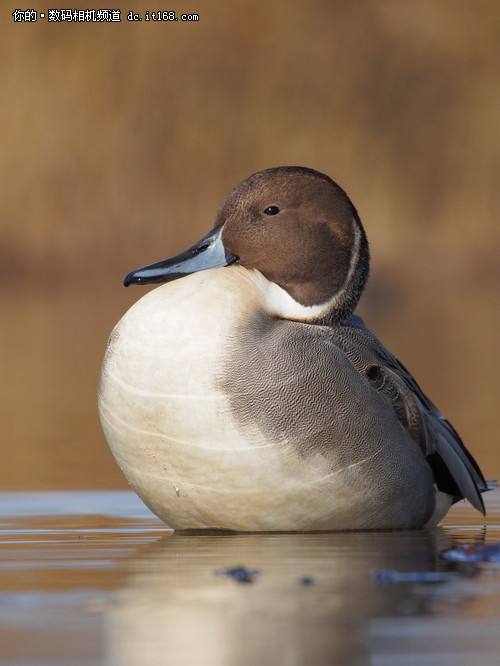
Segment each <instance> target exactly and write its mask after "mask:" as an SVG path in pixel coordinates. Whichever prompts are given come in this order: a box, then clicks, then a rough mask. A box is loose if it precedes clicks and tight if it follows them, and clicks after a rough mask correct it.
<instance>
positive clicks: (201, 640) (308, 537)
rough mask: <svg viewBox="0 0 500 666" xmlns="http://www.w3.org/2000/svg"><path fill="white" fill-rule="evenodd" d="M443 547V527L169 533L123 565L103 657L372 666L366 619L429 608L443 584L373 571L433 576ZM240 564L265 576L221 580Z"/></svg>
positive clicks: (114, 660)
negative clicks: (392, 580) (398, 579)
mask: <svg viewBox="0 0 500 666" xmlns="http://www.w3.org/2000/svg"><path fill="white" fill-rule="evenodd" d="M448 546H449V543H447V539H446V535H445V533H444V532H442V531H439V530H436V531H434V532H432V533H427V532H414V533H373V534H369V533H347V534H281V535H277V534H247V535H238V534H223V535H198V534H196V535H195V534H182V533H176V534H171V535H168V536H165V537H164V538H161V539H160V540H159V541H157V542H155V543H153V544H150V545H149V546H147V547H145V548H143V549H142V550H141V551H140V552H139V553H136V554H135V555H134V558H133V560H132V561H131V562H130V563H129V565H128V566H127V572H126V578H125V582H124V585H123V587H122V588H121V590H120V592H119V594H118V596H117V598H116V602H115V604H114V605H113V607H112V608H111V610H110V612H109V614H108V617H107V640H108V656H109V663H110V664H113V665H116V666H118V665H124V666H125V665H128V664H130V665H132V664H134V665H138V664H140V665H141V666H149V665H153V664H155V665H156V664H159V663H165V656H166V655H168V663H172V664H186V665H188V664H189V665H190V664H193V665H194V664H217V665H221V666H225V665H228V666H229V665H234V664H238V665H246V664H264V663H266V664H323V663H332V664H368V663H370V661H369V659H370V653H371V651H372V645H371V639H372V636H371V632H372V625H371V621H372V619H373V618H382V617H386V616H400V615H404V616H414V615H420V614H427V613H431V612H433V610H434V604H435V591H436V589H437V587H438V586H435V585H432V586H424V587H422V586H415V585H411V584H398V585H390V586H387V585H379V584H376V583H374V582H372V581H371V576H370V574H371V572H372V571H373V570H375V569H380V568H383V569H395V570H398V571H435V570H436V569H437V567H438V557H437V554H438V552H439V551H441V550H443V549H444V548H447V547H448ZM237 565H245V566H247V567H249V568H250V569H259V570H260V572H261V573H260V574H259V576H257V577H256V578H255V580H254V582H253V583H248V584H242V583H238V582H236V581H235V580H233V579H231V578H230V577H221V576H217V575H216V572H217V571H218V570H220V569H221V568H226V567H234V566H237ZM304 577H307V579H308V582H309V583H310V584H309V585H304V584H303V579H304ZM416 589H417V590H418V592H416V591H415V590H416Z"/></svg>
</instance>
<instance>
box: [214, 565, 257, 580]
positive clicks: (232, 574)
mask: <svg viewBox="0 0 500 666" xmlns="http://www.w3.org/2000/svg"><path fill="white" fill-rule="evenodd" d="M214 573H215V575H216V576H226V577H227V578H232V579H233V580H235V581H236V582H237V583H253V582H254V581H255V579H256V577H257V576H258V575H259V574H260V569H247V567H243V566H238V567H233V568H231V569H216V570H215V572H214Z"/></svg>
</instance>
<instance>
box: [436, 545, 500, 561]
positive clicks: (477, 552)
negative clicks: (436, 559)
mask: <svg viewBox="0 0 500 666" xmlns="http://www.w3.org/2000/svg"><path fill="white" fill-rule="evenodd" d="M443 557H444V559H445V560H450V561H451V562H500V543H482V544H477V545H475V546H467V545H462V546H457V548H453V549H452V550H447V551H446V552H445V553H443Z"/></svg>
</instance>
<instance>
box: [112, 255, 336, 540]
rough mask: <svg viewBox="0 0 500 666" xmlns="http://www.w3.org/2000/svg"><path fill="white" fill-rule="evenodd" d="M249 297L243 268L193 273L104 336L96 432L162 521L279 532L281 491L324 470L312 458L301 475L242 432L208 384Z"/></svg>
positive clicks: (252, 294)
mask: <svg viewBox="0 0 500 666" xmlns="http://www.w3.org/2000/svg"><path fill="white" fill-rule="evenodd" d="M259 298H260V295H259V290H258V288H257V287H256V285H255V283H254V281H253V280H252V279H250V278H249V276H248V272H247V271H245V269H240V268H237V267H234V268H231V269H226V268H223V269H219V270H215V271H207V272H202V273H196V274H193V275H190V276H188V277H186V278H183V279H181V280H177V281H175V282H172V283H169V284H166V285H163V286H161V287H159V288H157V289H155V290H153V291H151V292H150V293H148V294H147V295H146V296H144V297H143V298H142V299H141V300H139V301H138V302H137V303H136V304H135V305H134V306H133V307H132V308H131V309H130V310H129V311H128V312H127V313H126V314H125V316H124V317H123V319H122V320H121V321H120V322H119V324H118V325H117V326H116V328H115V330H114V331H113V333H112V335H111V338H110V342H109V346H108V349H107V352H106V357H105V360H104V364H103V369H102V374H101V384H100V390H99V411H100V416H101V421H102V424H103V429H104V432H105V435H106V438H107V440H108V443H109V445H110V447H111V450H112V452H113V454H114V456H115V458H116V460H117V462H118V464H119V465H120V467H121V468H122V470H123V472H124V474H125V476H126V477H127V479H128V481H129V483H130V484H131V485H132V487H133V488H134V489H135V490H136V492H137V493H138V494H139V496H140V497H141V498H142V499H143V501H144V502H145V503H146V504H147V505H148V506H149V507H150V508H151V509H152V510H153V511H154V512H155V513H157V514H158V515H159V516H160V517H161V518H163V519H164V520H165V522H167V523H168V524H169V525H171V526H172V527H177V528H183V527H208V526H212V527H217V526H220V527H226V528H234V529H279V527H277V525H278V524H279V523H280V521H281V520H282V517H281V516H279V515H276V511H277V512H278V514H279V513H280V512H283V515H284V516H285V518H284V520H285V522H286V521H287V520H291V519H292V518H293V514H295V515H297V508H296V507H294V506H293V502H290V498H291V497H293V496H294V495H297V494H299V495H300V493H298V492H297V491H298V490H299V486H300V487H303V486H304V485H309V484H310V482H311V473H312V474H313V475H316V476H317V477H318V481H319V480H320V479H321V477H322V475H323V472H324V470H323V469H322V468H323V461H318V465H319V467H318V469H317V470H314V467H315V466H314V464H313V465H312V466H311V465H309V467H308V469H307V470H306V469H305V468H304V467H303V466H302V465H300V464H299V463H298V461H296V460H295V458H294V457H290V458H288V457H287V456H285V457H283V453H282V452H281V453H280V452H279V451H277V450H275V443H271V442H268V441H265V440H263V439H262V437H261V436H260V434H259V433H258V432H255V436H254V437H252V438H251V439H252V441H251V442H249V441H248V440H247V439H244V437H243V436H242V434H241V433H239V432H238V430H237V429H236V428H235V426H234V424H233V421H232V418H231V412H230V408H229V404H228V399H227V397H226V396H225V395H224V394H223V393H222V392H221V391H220V390H219V389H218V388H217V382H216V378H217V375H218V372H219V371H220V364H221V362H222V360H223V356H224V352H225V349H226V347H227V341H228V339H229V338H231V337H232V336H234V335H235V331H236V330H237V325H238V322H239V321H241V318H242V317H243V316H244V315H245V314H246V313H248V311H249V310H251V309H252V308H257V307H259V303H258V300H259ZM247 436H248V435H247ZM283 479H289V484H288V486H287V484H286V483H285V484H284V483H283ZM320 485H321V483H320ZM318 492H319V488H318ZM309 494H310V495H311V497H313V496H314V495H315V493H314V492H312V493H309ZM270 497H273V498H274V499H273V502H272V504H273V505H274V508H273V511H274V512H275V515H273V516H272V517H271V516H268V515H267V514H266V508H267V505H268V502H269V498H270ZM302 505H303V506H302V508H303V509H306V510H307V501H306V502H305V504H304V501H303V500H302ZM306 513H308V520H309V522H310V517H311V516H310V511H308V512H307V511H306ZM288 514H290V515H289V516H288ZM286 516H288V518H286ZM270 521H271V522H270ZM297 529H300V527H297Z"/></svg>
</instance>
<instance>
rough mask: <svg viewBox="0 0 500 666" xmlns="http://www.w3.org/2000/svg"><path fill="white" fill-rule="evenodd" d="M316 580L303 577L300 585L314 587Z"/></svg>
mask: <svg viewBox="0 0 500 666" xmlns="http://www.w3.org/2000/svg"><path fill="white" fill-rule="evenodd" d="M315 582H316V579H315V578H313V576H301V577H300V578H299V585H305V586H307V585H314V583H315Z"/></svg>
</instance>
